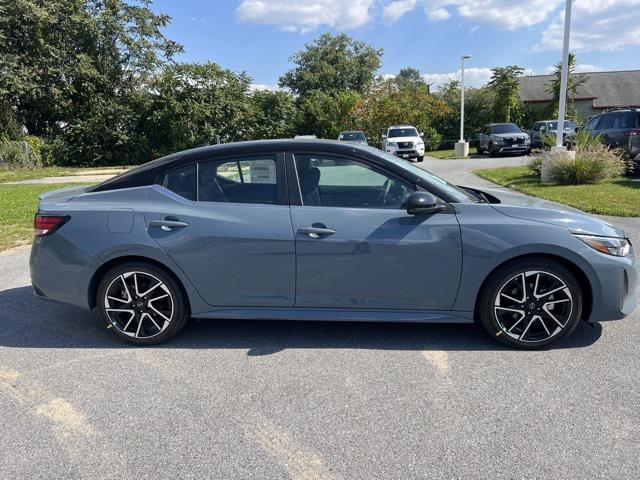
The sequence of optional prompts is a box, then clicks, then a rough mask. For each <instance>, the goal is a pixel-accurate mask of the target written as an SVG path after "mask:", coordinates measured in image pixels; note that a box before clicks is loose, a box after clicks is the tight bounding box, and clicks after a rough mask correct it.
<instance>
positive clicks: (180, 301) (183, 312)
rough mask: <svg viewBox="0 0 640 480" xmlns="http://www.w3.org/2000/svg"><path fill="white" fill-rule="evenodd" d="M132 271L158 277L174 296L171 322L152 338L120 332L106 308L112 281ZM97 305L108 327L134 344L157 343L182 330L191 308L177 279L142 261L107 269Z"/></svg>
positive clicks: (120, 337)
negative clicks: (106, 295)
mask: <svg viewBox="0 0 640 480" xmlns="http://www.w3.org/2000/svg"><path fill="white" fill-rule="evenodd" d="M132 271H136V272H142V273H148V274H149V275H153V276H154V277H157V278H158V279H159V280H161V281H162V282H163V283H164V284H165V286H166V287H167V288H168V289H169V290H170V292H171V295H172V296H173V304H174V314H173V318H172V320H171V323H170V324H169V326H168V327H167V328H166V329H165V330H164V331H163V332H161V333H160V334H158V335H156V336H154V337H151V338H134V337H130V336H128V335H125V334H124V333H122V332H120V331H119V330H118V329H117V328H115V327H113V324H112V323H111V320H110V319H109V316H108V315H107V312H106V310H105V308H104V297H105V294H106V291H107V288H108V287H109V285H110V284H111V282H112V281H113V280H114V279H115V278H116V277H118V276H120V275H122V274H123V273H126V272H132ZM96 305H97V307H98V310H99V312H100V317H101V318H102V321H103V323H104V324H105V326H106V327H107V329H108V330H109V331H111V332H112V333H113V334H114V335H115V336H116V337H118V338H119V339H120V340H122V341H125V342H127V343H132V344H134V345H156V344H158V343H161V342H164V341H165V340H168V339H169V338H171V337H173V336H174V335H176V334H177V333H178V332H179V331H180V330H182V327H184V324H185V323H186V322H187V320H188V319H189V308H188V305H187V303H186V301H185V297H184V294H183V292H182V289H181V288H180V286H179V285H178V283H177V282H176V280H175V279H174V278H173V277H172V276H171V275H169V274H167V273H166V272H165V271H164V270H163V269H161V268H158V267H155V266H153V265H150V264H147V263H142V262H128V263H123V264H121V265H118V266H116V267H114V268H112V269H110V270H109V271H107V273H106V274H105V275H104V276H103V277H102V280H101V281H100V285H99V287H98V293H97V298H96Z"/></svg>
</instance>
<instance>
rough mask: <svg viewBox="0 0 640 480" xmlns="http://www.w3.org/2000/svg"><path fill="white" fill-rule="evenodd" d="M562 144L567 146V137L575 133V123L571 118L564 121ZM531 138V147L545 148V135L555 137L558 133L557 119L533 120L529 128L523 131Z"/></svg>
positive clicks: (568, 143)
mask: <svg viewBox="0 0 640 480" xmlns="http://www.w3.org/2000/svg"><path fill="white" fill-rule="evenodd" d="M563 130H564V133H563V134H562V138H563V145H564V146H569V145H570V142H569V141H568V138H571V137H572V136H573V135H575V133H576V124H575V123H573V122H572V121H571V120H565V121H564V129H563ZM524 132H525V133H526V134H527V135H529V138H530V139H531V148H545V147H546V145H545V137H550V136H552V137H555V136H556V135H557V133H558V120H542V121H540V122H535V123H534V124H533V127H531V130H525V131H524Z"/></svg>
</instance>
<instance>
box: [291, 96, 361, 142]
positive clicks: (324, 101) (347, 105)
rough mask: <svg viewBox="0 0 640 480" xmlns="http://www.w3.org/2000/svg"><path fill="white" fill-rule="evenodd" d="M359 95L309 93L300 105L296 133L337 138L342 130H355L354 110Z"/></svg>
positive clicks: (358, 100)
mask: <svg viewBox="0 0 640 480" xmlns="http://www.w3.org/2000/svg"><path fill="white" fill-rule="evenodd" d="M359 102H360V94H359V93H358V92H354V91H352V90H347V91H343V92H336V93H324V92H321V91H319V90H312V91H310V92H309V93H308V94H307V95H306V97H305V98H304V99H303V101H302V103H301V104H300V109H299V113H298V119H297V122H296V126H297V133H300V134H314V135H317V136H318V137H319V138H338V134H339V133H340V132H341V131H343V130H351V129H355V128H357V124H356V117H355V109H356V107H357V106H358V104H359Z"/></svg>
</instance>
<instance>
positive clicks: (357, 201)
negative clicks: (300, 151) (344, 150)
mask: <svg viewBox="0 0 640 480" xmlns="http://www.w3.org/2000/svg"><path fill="white" fill-rule="evenodd" d="M295 162H296V171H297V174H298V182H299V185H300V193H301V195H302V203H303V205H306V206H323V207H346V208H393V209H397V208H401V207H402V205H403V204H404V203H405V201H406V200H407V197H408V196H409V195H410V194H411V193H412V192H413V191H414V190H415V188H414V187H413V186H412V185H410V184H408V183H406V182H404V181H402V180H400V179H398V178H396V177H393V176H391V175H387V174H386V173H383V172H380V171H378V170H375V169H373V168H371V167H369V166H368V165H365V164H364V163H361V162H358V161H355V160H351V159H348V158H344V157H331V156H323V155H296V157H295Z"/></svg>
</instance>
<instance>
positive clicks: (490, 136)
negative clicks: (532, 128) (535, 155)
mask: <svg viewBox="0 0 640 480" xmlns="http://www.w3.org/2000/svg"><path fill="white" fill-rule="evenodd" d="M485 152H486V153H488V154H489V155H491V156H494V155H497V154H499V153H517V154H520V155H524V154H529V153H530V152H531V139H530V138H529V135H527V134H526V133H525V132H523V131H522V129H521V128H520V127H519V126H518V125H516V124H515V123H490V124H488V125H485V126H484V127H482V130H480V135H478V153H479V154H483V153H485Z"/></svg>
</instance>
